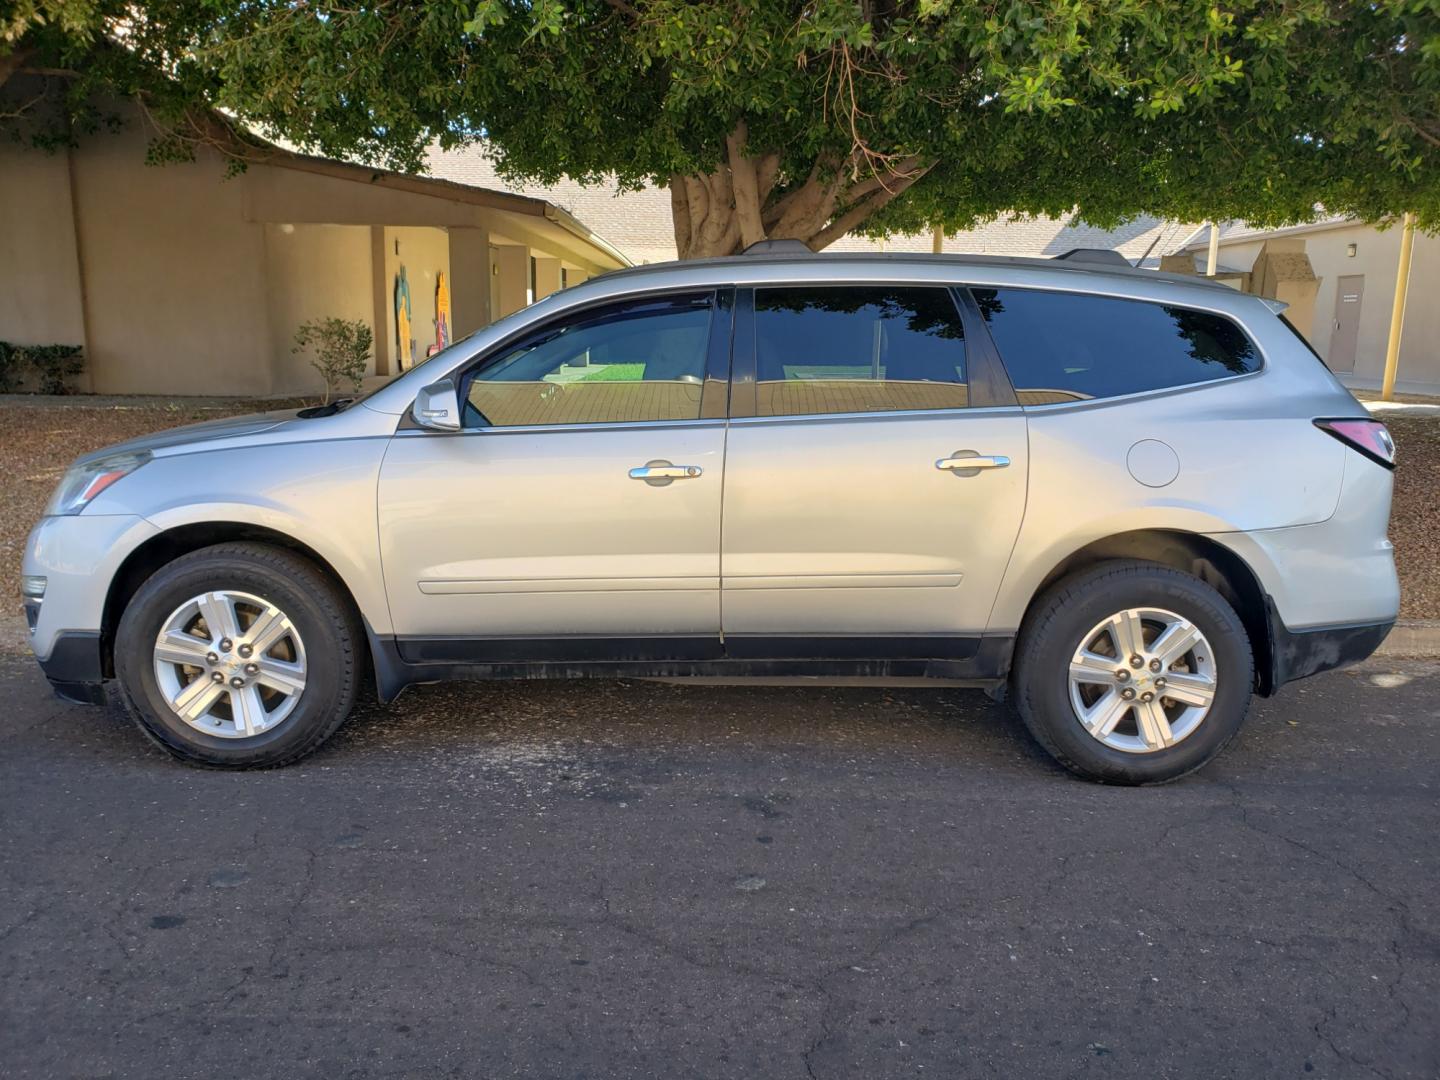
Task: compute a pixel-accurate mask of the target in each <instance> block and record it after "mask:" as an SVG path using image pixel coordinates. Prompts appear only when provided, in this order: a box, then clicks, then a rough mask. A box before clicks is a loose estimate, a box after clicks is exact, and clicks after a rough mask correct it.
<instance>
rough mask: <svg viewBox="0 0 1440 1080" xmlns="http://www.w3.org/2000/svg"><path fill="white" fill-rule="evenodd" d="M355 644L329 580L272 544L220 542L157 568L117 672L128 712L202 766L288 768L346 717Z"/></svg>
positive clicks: (120, 642)
mask: <svg viewBox="0 0 1440 1080" xmlns="http://www.w3.org/2000/svg"><path fill="white" fill-rule="evenodd" d="M359 638H360V635H359V632H358V630H357V627H356V626H355V619H354V617H353V616H352V615H351V613H350V609H349V606H348V604H347V603H346V602H345V600H344V598H343V597H342V596H341V595H340V593H339V591H338V590H337V588H336V587H335V586H334V585H333V584H332V583H331V581H330V580H329V579H328V578H327V577H326V576H325V575H324V574H322V573H321V572H320V571H319V570H318V569H317V568H316V567H315V566H314V565H313V564H311V563H310V562H308V561H307V560H305V559H303V558H301V557H300V556H298V555H296V554H294V553H292V552H289V551H286V550H283V549H281V548H275V547H271V546H269V545H265V544H253V543H231V544H219V545H216V546H214V547H209V548H204V549H201V550H199V551H195V552H192V553H190V554H188V555H184V556H182V557H180V558H178V559H176V560H175V561H174V562H171V563H169V564H167V565H166V566H164V567H162V568H160V569H159V570H157V571H156V572H155V573H154V574H153V575H152V576H151V577H150V578H149V579H148V580H146V581H145V583H144V584H142V585H141V586H140V589H139V590H138V591H137V592H136V593H135V595H134V597H133V598H132V599H131V600H130V603H129V604H128V605H127V607H126V609H125V613H124V615H123V616H122V617H121V619H120V625H119V627H118V630H117V632H116V641H115V668H116V675H117V676H118V677H119V680H120V686H121V692H122V695H123V697H124V700H125V704H126V706H127V708H128V709H129V711H130V714H131V715H132V716H133V717H134V718H135V720H136V722H137V723H138V724H139V725H140V727H141V729H142V730H144V731H145V733H146V734H147V735H149V736H150V738H151V739H153V740H154V741H155V742H156V743H158V744H159V745H160V746H161V747H163V748H164V749H165V750H167V751H168V752H169V753H171V754H173V755H175V756H176V757H178V758H180V759H182V760H184V761H188V762H191V763H193V764H198V765H209V766H215V767H230V768H255V767H262V766H273V765H284V764H288V763H289V762H292V761H296V760H298V759H299V758H301V757H304V756H305V755H306V754H308V753H310V752H311V751H313V750H315V749H316V748H317V747H318V746H320V744H321V743H323V742H324V741H325V740H326V739H328V738H329V737H330V735H331V734H332V733H333V732H334V731H335V729H336V728H337V727H339V726H340V724H341V722H342V721H343V720H344V719H345V717H346V715H347V714H348V713H349V711H350V708H351V705H352V704H353V702H354V699H355V693H356V689H357V686H358V684H359V676H360V670H359V669H360V661H359V654H358V652H357V646H358V641H359Z"/></svg>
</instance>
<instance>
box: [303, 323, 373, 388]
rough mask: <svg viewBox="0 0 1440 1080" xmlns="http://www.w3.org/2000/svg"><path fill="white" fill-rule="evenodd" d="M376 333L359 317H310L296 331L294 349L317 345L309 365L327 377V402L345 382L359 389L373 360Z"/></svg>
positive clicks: (323, 376) (310, 347) (314, 347)
mask: <svg viewBox="0 0 1440 1080" xmlns="http://www.w3.org/2000/svg"><path fill="white" fill-rule="evenodd" d="M374 344H375V335H374V334H373V333H371V331H370V327H368V326H366V325H365V323H364V322H362V321H361V320H359V319H354V320H351V319H336V318H329V319H311V320H310V321H309V322H305V323H301V324H300V329H299V330H297V331H295V347H294V348H293V349H291V350H290V351H291V352H295V353H303V352H305V351H306V350H307V349H312V348H313V349H314V350H315V356H314V357H313V358H312V359H311V361H310V366H311V367H313V368H314V369H315V370H316V371H318V372H320V376H321V377H322V378H323V379H324V380H325V403H326V404H329V402H330V395H331V394H332V393H334V392H335V391H336V390H337V389H338V388H339V387H340V385H341V383H343V382H348V383H350V386H351V392H352V393H359V392H360V380H361V379H363V378H365V368H366V366H367V365H368V364H369V363H370V348H371V346H373V345H374Z"/></svg>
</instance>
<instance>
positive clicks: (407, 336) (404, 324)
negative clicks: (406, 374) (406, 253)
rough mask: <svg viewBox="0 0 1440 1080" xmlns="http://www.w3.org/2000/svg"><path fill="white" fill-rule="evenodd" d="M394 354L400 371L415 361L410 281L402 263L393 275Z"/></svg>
mask: <svg viewBox="0 0 1440 1080" xmlns="http://www.w3.org/2000/svg"><path fill="white" fill-rule="evenodd" d="M395 355H396V357H398V358H399V360H400V368H401V370H402V371H403V370H404V369H406V368H408V367H411V366H412V365H414V363H415V339H414V338H413V337H412V336H411V332H410V281H409V279H408V278H407V277H406V276H405V267H404V266H403V265H402V266H401V267H400V272H399V273H398V274H396V275H395Z"/></svg>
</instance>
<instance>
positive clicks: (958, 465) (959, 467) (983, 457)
mask: <svg viewBox="0 0 1440 1080" xmlns="http://www.w3.org/2000/svg"><path fill="white" fill-rule="evenodd" d="M1009 464H1010V459H1009V458H1008V457H1006V456H1005V455H1003V454H977V453H975V451H973V450H957V451H956V452H955V453H954V454H951V455H950V456H949V457H945V458H941V459H940V460H939V461H937V462H935V468H937V469H941V470H944V471H945V472H964V471H965V470H967V469H1003V468H1005V467H1006V466H1007V465H1009Z"/></svg>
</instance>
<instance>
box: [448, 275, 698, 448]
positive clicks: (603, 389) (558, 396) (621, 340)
mask: <svg viewBox="0 0 1440 1080" xmlns="http://www.w3.org/2000/svg"><path fill="white" fill-rule="evenodd" d="M710 307H711V304H710V297H709V295H708V294H707V295H703V296H688V297H666V298H663V299H650V300H643V301H631V302H629V303H625V304H617V305H615V306H613V307H608V308H603V309H600V310H597V311H589V312H586V313H585V314H584V315H583V316H579V317H577V318H576V319H575V321H573V322H569V323H563V324H561V325H558V326H551V327H548V328H546V329H545V330H544V331H542V332H540V333H538V334H536V335H534V336H532V337H529V338H526V339H525V340H523V341H521V342H519V343H518V344H516V345H514V346H512V347H510V348H509V349H507V350H505V351H504V352H502V353H501V354H499V355H498V356H495V357H492V358H491V359H490V360H488V361H487V362H486V363H485V364H484V365H483V366H482V367H481V368H480V370H479V371H477V372H476V373H475V374H474V375H473V376H472V377H471V379H470V384H469V387H468V388H467V392H466V401H467V405H468V408H467V409H466V424H467V425H468V426H484V425H489V426H492V427H516V426H520V425H525V424H604V423H626V422H630V423H634V422H637V421H644V420H695V419H698V418H699V416H700V390H701V388H702V385H703V383H704V378H705V352H706V347H707V344H708V341H709V336H710Z"/></svg>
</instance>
